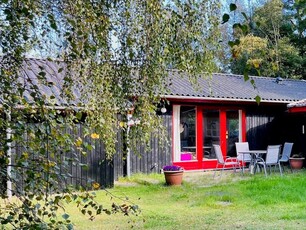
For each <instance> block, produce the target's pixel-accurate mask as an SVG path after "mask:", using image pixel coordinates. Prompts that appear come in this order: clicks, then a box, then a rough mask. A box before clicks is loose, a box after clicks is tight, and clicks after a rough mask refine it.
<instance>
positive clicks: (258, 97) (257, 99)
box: [255, 95, 261, 105]
mask: <svg viewBox="0 0 306 230" xmlns="http://www.w3.org/2000/svg"><path fill="white" fill-rule="evenodd" d="M255 101H256V103H257V104H258V105H259V104H260V101H261V97H260V96H259V95H257V96H256V97H255Z"/></svg>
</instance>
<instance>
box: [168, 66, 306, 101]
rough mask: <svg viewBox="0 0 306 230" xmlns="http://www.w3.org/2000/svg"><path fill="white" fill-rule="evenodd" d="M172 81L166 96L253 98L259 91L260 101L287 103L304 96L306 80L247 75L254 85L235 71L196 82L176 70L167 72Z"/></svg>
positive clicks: (206, 98) (242, 99)
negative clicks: (193, 82)
mask: <svg viewBox="0 0 306 230" xmlns="http://www.w3.org/2000/svg"><path fill="white" fill-rule="evenodd" d="M170 76H171V85H170V91H169V93H168V95H167V96H166V97H168V98H181V99H183V98H186V97H189V98H193V99H203V100H216V99H219V100H230V101H248V102H251V101H255V97H256V96H257V95H258V96H260V97H261V102H274V103H275V102H281V103H290V102H294V101H298V100H301V99H304V98H306V81H304V80H293V79H280V81H278V82H277V81H276V78H268V77H255V76H250V80H251V79H252V80H254V82H255V88H254V86H253V85H252V84H251V83H250V81H244V77H243V76H241V75H234V74H212V76H211V77H207V76H206V77H201V78H199V79H198V82H197V84H194V85H192V84H191V83H190V80H188V78H187V77H186V76H185V75H184V74H182V73H181V72H179V71H173V72H171V73H170Z"/></svg>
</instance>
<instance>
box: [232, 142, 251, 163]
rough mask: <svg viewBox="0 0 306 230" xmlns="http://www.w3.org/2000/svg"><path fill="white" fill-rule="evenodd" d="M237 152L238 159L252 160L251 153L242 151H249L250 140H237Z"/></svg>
mask: <svg viewBox="0 0 306 230" xmlns="http://www.w3.org/2000/svg"><path fill="white" fill-rule="evenodd" d="M235 145H236V152H237V159H238V160H240V161H242V160H244V161H250V160H251V159H252V158H251V154H241V153H240V152H243V151H249V150H250V149H249V142H236V143H235Z"/></svg>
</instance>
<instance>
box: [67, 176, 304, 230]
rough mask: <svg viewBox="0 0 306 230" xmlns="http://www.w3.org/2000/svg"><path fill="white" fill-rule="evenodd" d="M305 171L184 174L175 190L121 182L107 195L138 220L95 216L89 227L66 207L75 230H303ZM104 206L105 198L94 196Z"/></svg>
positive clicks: (157, 182) (139, 180) (156, 182)
mask: <svg viewBox="0 0 306 230" xmlns="http://www.w3.org/2000/svg"><path fill="white" fill-rule="evenodd" d="M305 188H306V171H301V172H298V173H293V174H291V173H287V174H285V175H284V176H283V177H280V176H279V174H272V175H271V176H269V177H268V178H265V177H264V176H263V175H255V176H251V175H245V176H241V174H239V173H236V174H232V173H231V172H227V173H225V175H224V176H223V177H222V178H221V179H215V180H214V179H212V176H211V173H210V172H204V173H203V172H201V173H185V175H184V183H183V185H182V186H180V187H169V186H165V184H164V178H163V175H160V174H153V175H143V174H139V175H134V176H133V177H132V178H131V179H130V180H127V179H121V180H120V181H119V183H117V184H116V186H115V187H114V188H113V189H110V190H109V192H111V193H112V194H113V195H115V196H116V197H121V198H125V197H128V198H129V200H130V201H133V202H135V203H136V204H138V205H139V206H140V208H141V210H142V212H141V214H140V215H139V216H128V217H127V216H123V215H121V214H116V215H111V216H107V215H101V216H99V217H97V218H96V219H95V220H94V221H87V220H86V218H85V217H84V216H82V215H81V214H78V213H77V212H76V210H75V209H74V208H72V207H69V209H68V212H72V213H73V215H72V220H73V221H74V223H75V224H76V229H130V228H131V227H134V228H135V229H306V189H305ZM97 195H98V199H99V200H100V201H101V202H102V203H103V204H105V205H106V206H107V204H108V205H110V204H111V203H112V202H113V200H114V199H110V196H109V195H106V194H105V192H103V191H99V192H98V193H97Z"/></svg>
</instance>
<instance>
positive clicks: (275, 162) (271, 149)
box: [254, 145, 283, 176]
mask: <svg viewBox="0 0 306 230" xmlns="http://www.w3.org/2000/svg"><path fill="white" fill-rule="evenodd" d="M280 151H281V145H269V146H268V148H267V154H266V157H265V159H263V158H262V157H257V158H256V161H255V165H254V174H255V173H256V170H257V167H263V168H264V171H265V176H267V167H269V171H270V173H271V167H272V166H275V167H276V166H278V167H279V172H280V174H281V176H282V175H283V173H282V168H281V166H280V164H279V155H280Z"/></svg>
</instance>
